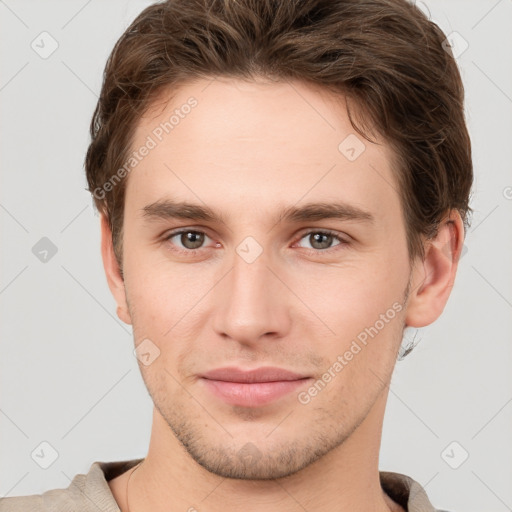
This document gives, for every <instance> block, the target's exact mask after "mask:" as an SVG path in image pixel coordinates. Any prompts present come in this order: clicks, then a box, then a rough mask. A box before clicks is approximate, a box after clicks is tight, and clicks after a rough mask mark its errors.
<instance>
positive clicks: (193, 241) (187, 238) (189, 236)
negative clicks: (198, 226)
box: [164, 229, 210, 253]
mask: <svg viewBox="0 0 512 512" xmlns="http://www.w3.org/2000/svg"><path fill="white" fill-rule="evenodd" d="M173 238H176V241H175V242H173V241H172V239H173ZM206 238H208V239H209V238H210V237H209V236H208V235H207V234H206V233H203V232H202V231H195V230H192V229H182V230H181V231H175V232H173V233H169V234H168V235H167V236H165V238H164V241H168V242H170V243H171V244H172V245H175V246H176V247H177V250H178V252H186V253H194V252H195V251H196V249H200V248H201V246H202V245H203V243H204V241H205V239H206ZM179 244H181V246H180V245H179Z"/></svg>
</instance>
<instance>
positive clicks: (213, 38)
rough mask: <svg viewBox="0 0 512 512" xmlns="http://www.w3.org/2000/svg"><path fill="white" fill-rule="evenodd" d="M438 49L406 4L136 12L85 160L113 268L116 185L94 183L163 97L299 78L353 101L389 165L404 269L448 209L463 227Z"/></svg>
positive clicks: (460, 151)
mask: <svg viewBox="0 0 512 512" xmlns="http://www.w3.org/2000/svg"><path fill="white" fill-rule="evenodd" d="M445 40H446V36H445V35H444V34H443V32H442V31H441V29H440V28H439V27H438V26H437V25H436V24H435V23H433V22H432V21H430V20H429V19H428V18H427V16H426V15H425V14H424V13H423V12H422V11H420V10H419V9H418V8H417V7H416V6H415V5H412V4H410V3H408V2H407V1H406V0H168V1H166V2H163V3H158V4H154V5H151V6H149V7H147V8H146V9H145V10H144V11H142V13H141V14H140V15H139V16H138V17H137V18H136V19H135V20H134V21H133V23H132V24H131V25H130V26H129V27H128V29H127V30H126V31H125V33H124V34H123V35H122V36H121V38H120V39H119V40H118V42H117V43H116V45H115V47H114V49H113V51H112V53H111V55H110V57H109V59H108V61H107V64H106V67H105V72H104V80H103V85H102V89H101V94H100V98H99V101H98V104H97V106H96V110H95V112H94V116H93V119H92V122H91V130H90V131H91V137H92V140H91V143H90V146H89V148H88V151H87V156H86V161H85V168H86V174H87V181H88V185H89V191H90V192H91V193H92V194H93V196H94V201H95V204H96V207H97V208H98V210H99V211H100V212H101V213H103V214H104V215H105V216H106V218H107V220H108V222H109V225H110V228H111V230H112V239H113V243H114V249H115V253H116V257H117V259H118V262H119V263H120V265H121V266H122V228H123V225H122V224H123V213H124V196H125V188H126V179H127V178H126V177H124V178H123V179H121V180H119V182H118V183H117V184H115V186H108V187H107V186H105V185H106V184H107V183H110V185H112V181H109V180H112V178H113V177H114V178H115V177H116V176H115V174H116V172H117V171H118V170H119V169H121V168H123V166H124V165H125V161H126V159H127V156H128V153H129V150H130V145H131V141H132V138H133V134H134V131H135V128H136V126H137V122H138V120H139V119H140V117H141V116H142V115H143V113H144V112H145V111H146V110H147V109H148V107H149V106H150V104H151V102H152V101H153V100H154V99H155V97H156V96H157V94H158V93H159V92H161V91H162V90H163V88H166V89H167V88H168V89H169V90H170V91H171V92H172V91H173V90H176V89H177V88H178V87H180V86H183V85H184V84H186V83H187V82H191V81H193V80H195V79H200V78H210V79H211V78H214V77H217V76H223V77H232V78H239V79H247V80H256V78H258V77H264V78H267V79H271V80H276V81H286V80H291V79H293V80H302V81H304V82H306V83H311V84H316V85H318V86H321V87H323V88H325V89H326V90H329V91H332V92H334V93H335V94H338V95H340V97H341V96H344V97H345V98H346V99H347V101H348V100H351V101H354V105H355V106H356V107H357V109H356V110H357V112H358V115H357V118H358V123H357V124H356V122H355V120H354V116H353V114H351V110H350V109H349V110H348V112H349V117H350V121H351V123H352V126H353V127H354V129H355V130H356V131H357V132H358V133H359V134H360V135H362V136H363V137H365V138H366V139H367V140H370V141H373V140H372V136H375V133H378V134H380V135H381V136H382V137H383V138H384V140H386V142H387V143H388V144H389V145H390V147H391V148H392V149H393V154H394V155H395V156H396V164H397V165H396V169H395V172H396V178H397V182H398V183H399V188H400V190H399V192H400V196H401V201H402V210H403V215H404V221H405V225H406V230H407V243H408V249H409V257H410V258H411V260H412V259H414V258H415V257H416V256H418V255H421V257H422V258H423V257H424V247H423V240H422V238H421V235H424V236H425V237H426V238H427V239H429V238H431V237H433V236H435V234H436V233H437V229H438V227H439V222H440V221H441V220H442V219H443V217H444V215H445V214H447V213H448V212H449V211H450V210H451V209H457V210H458V211H459V213H460V214H461V217H462V219H463V222H464V226H465V228H466V229H467V227H468V226H469V220H468V213H470V212H471V211H472V210H471V208H470V207H469V195H470V189H471V186H472V182H473V168H472V161H471V142H470V138H469V134H468V130H467V127H466V124H465V117H464V89H463V85H462V81H461V77H460V74H459V70H458V67H457V64H456V62H455V59H454V57H453V55H452V54H451V52H450V49H449V46H448V45H447V44H446V41H445ZM348 105H349V103H347V107H348ZM374 130H375V131H374ZM340 142H341V141H340ZM118 177H119V175H118Z"/></svg>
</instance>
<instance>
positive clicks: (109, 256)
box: [100, 214, 132, 324]
mask: <svg viewBox="0 0 512 512" xmlns="http://www.w3.org/2000/svg"><path fill="white" fill-rule="evenodd" d="M100 222H101V257H102V259H103V267H104V269H105V274H106V276H107V282H108V287H109V288H110V291H111V292H112V295H113V296H114V299H115V301H116V302H117V316H118V317H119V318H120V319H121V320H122V321H123V322H124V323H125V324H131V323H132V320H131V317H130V313H129V310H128V303H127V301H126V290H125V287H124V280H123V277H122V275H121V271H120V269H119V264H118V262H117V259H116V256H115V253H114V246H113V243H112V231H111V230H110V226H109V225H108V221H107V219H106V217H105V215H104V214H100Z"/></svg>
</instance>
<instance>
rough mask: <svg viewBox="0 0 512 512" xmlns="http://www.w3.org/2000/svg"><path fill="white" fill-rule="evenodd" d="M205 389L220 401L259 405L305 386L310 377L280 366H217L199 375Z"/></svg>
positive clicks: (245, 405)
mask: <svg viewBox="0 0 512 512" xmlns="http://www.w3.org/2000/svg"><path fill="white" fill-rule="evenodd" d="M200 377H201V381H202V382H203V383H204V385H205V386H206V388H207V390H208V391H209V392H210V393H212V394H213V395H215V396H216V397H217V398H220V399H221V400H222V401H224V402H226V403H228V404H230V405H237V406H240V407H258V406H262V405H265V404H268V403H270V402H273V401H275V400H277V399H278V398H281V397H283V396H284V395H287V394H289V393H290V392H292V391H294V390H296V389H297V388H299V387H301V386H304V385H305V383H306V382H307V381H309V380H310V379H311V378H310V377H309V376H305V375H301V374H298V373H295V372H291V371H289V370H285V369H283V368H276V367H271V366H267V367H260V368H256V369H253V370H242V369H240V368H235V367H225V368H217V369H215V370H211V371H209V372H206V373H204V374H202V375H200Z"/></svg>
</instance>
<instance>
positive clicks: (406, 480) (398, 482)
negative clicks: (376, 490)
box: [379, 471, 448, 512]
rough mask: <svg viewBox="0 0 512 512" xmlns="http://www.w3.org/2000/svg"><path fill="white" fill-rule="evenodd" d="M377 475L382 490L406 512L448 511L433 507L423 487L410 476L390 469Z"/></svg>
mask: <svg viewBox="0 0 512 512" xmlns="http://www.w3.org/2000/svg"><path fill="white" fill-rule="evenodd" d="M379 475H380V484H381V487H382V489H383V490H384V492H385V493H386V494H387V495H388V496H389V497H390V498H391V499H393V501H395V502H396V503H398V504H399V505H400V506H401V507H402V508H403V509H404V510H406V511H407V512H448V511H445V510H440V509H437V508H435V507H434V506H433V505H432V503H431V502H430V500H429V498H428V496H427V493H426V492H425V489H424V488H423V487H422V486H421V485H420V484H419V483H418V482H416V480H414V479H412V478H411V477H410V476H407V475H404V474H402V473H394V472H391V471H380V472H379Z"/></svg>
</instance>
